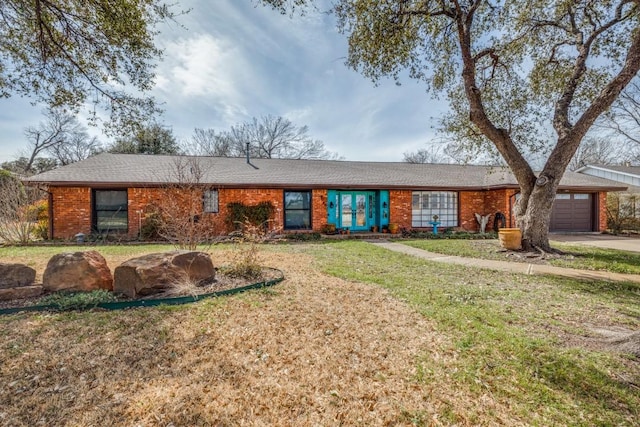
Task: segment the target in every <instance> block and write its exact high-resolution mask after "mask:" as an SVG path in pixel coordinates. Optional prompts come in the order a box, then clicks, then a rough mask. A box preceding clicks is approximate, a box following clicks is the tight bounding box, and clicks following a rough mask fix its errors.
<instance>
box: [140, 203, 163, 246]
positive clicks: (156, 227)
mask: <svg viewBox="0 0 640 427" xmlns="http://www.w3.org/2000/svg"><path fill="white" fill-rule="evenodd" d="M161 227H162V214H161V213H160V211H159V210H156V209H153V210H151V211H150V212H147V213H146V214H145V215H144V219H143V220H142V227H141V228H140V239H142V240H160V239H161V236H160V228H161Z"/></svg>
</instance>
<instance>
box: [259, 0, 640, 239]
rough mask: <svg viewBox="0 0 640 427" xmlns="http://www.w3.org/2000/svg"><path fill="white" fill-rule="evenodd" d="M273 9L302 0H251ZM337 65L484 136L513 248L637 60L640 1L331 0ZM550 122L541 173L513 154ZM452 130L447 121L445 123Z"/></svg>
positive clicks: (545, 210)
mask: <svg viewBox="0 0 640 427" xmlns="http://www.w3.org/2000/svg"><path fill="white" fill-rule="evenodd" d="M263 2H264V3H267V4H270V5H271V6H273V7H274V8H276V9H278V10H280V11H281V12H283V13H286V12H290V11H293V10H296V9H299V8H303V10H304V8H305V7H307V6H309V5H312V4H313V3H314V1H313V0H263ZM332 12H333V13H334V14H335V15H336V16H337V18H338V26H339V29H340V30H341V31H342V32H344V33H345V34H346V35H347V36H348V40H349V53H348V58H347V63H348V65H349V66H351V67H352V68H354V69H356V70H357V71H359V72H361V73H362V74H363V75H365V76H367V77H369V78H371V79H373V80H374V81H375V80H378V79H380V78H381V77H384V76H391V77H393V78H396V79H399V78H400V77H402V76H403V75H404V74H405V73H407V74H408V75H409V76H410V77H412V78H416V79H421V80H423V81H424V82H425V83H426V84H427V88H428V90H430V91H434V92H444V93H446V94H447V95H448V97H449V99H450V100H451V101H452V106H453V107H454V108H453V110H454V111H457V112H460V111H465V112H466V117H465V119H466V120H467V122H468V123H469V122H470V124H471V126H466V125H462V126H460V127H459V129H458V130H462V129H464V128H466V132H462V133H463V136H464V137H465V138H466V139H469V140H473V139H474V136H475V137H476V139H477V137H478V136H481V137H482V138H484V139H486V140H489V141H490V142H491V143H492V144H493V145H494V146H495V149H497V151H498V152H499V153H500V155H501V156H502V157H503V158H504V160H505V162H506V163H507V164H508V165H509V167H510V168H511V170H512V171H513V173H514V175H515V177H516V179H517V181H518V184H519V186H520V194H521V197H520V199H519V201H518V203H517V205H516V209H515V213H516V215H517V221H518V225H519V226H520V227H521V228H522V230H523V244H524V246H525V247H527V248H530V247H538V248H541V249H546V250H549V249H550V247H549V240H548V230H549V219H550V214H551V207H552V204H553V200H554V198H555V193H556V190H557V188H558V185H559V183H560V179H561V178H562V176H563V174H564V172H565V170H566V168H567V166H568V165H569V162H570V161H571V158H572V157H573V155H574V153H575V151H576V149H577V148H578V146H579V145H580V142H581V141H582V139H583V138H584V136H585V134H586V133H587V131H588V130H589V129H590V128H591V126H592V125H593V123H594V121H595V120H596V119H597V118H598V117H599V116H600V115H601V114H602V113H603V112H605V111H607V110H608V109H609V108H610V107H611V105H612V103H613V102H614V101H615V100H616V99H617V98H618V96H619V95H620V93H621V91H622V90H623V89H624V88H625V87H626V86H627V85H628V84H629V82H631V80H632V79H633V78H634V77H635V76H636V74H637V73H638V70H639V69H640V28H639V25H640V24H639V19H640V0H556V1H549V0H396V1H389V0H336V2H335V4H334V6H333V7H332ZM546 127H549V128H552V129H553V132H554V134H555V135H554V137H553V138H554V140H555V144H554V147H553V149H552V150H551V152H550V154H549V156H548V158H547V160H546V163H545V164H544V167H543V168H542V170H541V171H539V172H535V171H534V170H533V168H532V167H531V165H530V163H529V162H528V161H527V159H526V156H525V154H524V153H527V152H529V151H530V149H531V146H536V145H540V142H541V140H543V139H545V138H543V137H541V136H540V135H541V134H542V133H543V132H544V129H545V128H546ZM454 130H455V129H454Z"/></svg>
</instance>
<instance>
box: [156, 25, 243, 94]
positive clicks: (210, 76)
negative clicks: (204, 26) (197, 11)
mask: <svg viewBox="0 0 640 427" xmlns="http://www.w3.org/2000/svg"><path fill="white" fill-rule="evenodd" d="M166 55H167V57H170V58H171V60H170V61H167V62H168V64H167V65H168V66H169V67H170V68H169V70H168V73H169V75H168V76H167V75H162V77H161V79H163V80H168V81H170V82H171V85H168V84H166V85H165V87H166V88H171V89H172V90H174V91H175V90H177V91H178V92H179V93H180V94H182V95H183V96H200V97H209V96H214V97H223V98H226V99H231V100H236V99H237V98H238V97H239V95H238V91H237V90H236V85H237V80H238V79H239V78H241V74H242V73H241V72H240V70H241V69H242V67H243V65H244V60H243V59H242V55H241V52H239V51H238V50H237V49H235V48H234V47H233V46H232V45H230V44H229V43H225V42H224V41H223V40H220V39H215V38H213V36H211V35H210V34H199V35H196V36H195V37H191V38H188V39H182V40H178V41H176V42H171V43H170V44H169V45H168V46H167V48H166ZM165 90H167V89H165Z"/></svg>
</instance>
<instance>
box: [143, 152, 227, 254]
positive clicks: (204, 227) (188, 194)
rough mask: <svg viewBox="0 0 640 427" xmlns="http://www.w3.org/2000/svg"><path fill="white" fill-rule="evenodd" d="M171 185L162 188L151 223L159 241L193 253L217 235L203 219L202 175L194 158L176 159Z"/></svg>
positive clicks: (199, 166) (209, 223) (210, 223)
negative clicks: (166, 241)
mask: <svg viewBox="0 0 640 427" xmlns="http://www.w3.org/2000/svg"><path fill="white" fill-rule="evenodd" d="M172 175H173V176H172V178H171V182H170V183H168V184H167V185H166V187H165V190H164V194H163V197H162V200H161V201H160V202H159V203H158V205H157V209H158V211H157V213H155V212H154V213H153V214H154V215H156V218H155V219H154V220H155V221H157V222H158V229H157V232H158V234H159V235H160V237H162V238H164V239H166V240H168V241H170V242H173V243H174V244H175V245H176V246H178V247H179V248H180V249H189V250H195V249H197V247H198V245H200V244H205V243H211V242H212V241H214V240H215V239H216V238H217V237H218V235H219V234H220V231H219V230H218V228H217V227H216V225H215V224H213V223H212V222H211V221H208V220H207V218H205V217H204V212H203V191H204V190H205V189H207V187H206V185H204V184H203V182H202V179H203V177H204V171H203V169H202V167H201V164H200V162H199V159H198V158H195V157H176V160H175V162H174V165H173V170H172Z"/></svg>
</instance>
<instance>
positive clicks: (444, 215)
mask: <svg viewBox="0 0 640 427" xmlns="http://www.w3.org/2000/svg"><path fill="white" fill-rule="evenodd" d="M425 194H429V196H430V197H429V198H428V200H425V198H424V195H425ZM416 196H418V197H419V199H418V203H417V204H418V206H419V208H417V209H416V207H415V206H416V204H415V203H414V199H415V197H416ZM442 204H445V205H447V206H445V207H440V206H441V205H442ZM450 204H453V206H449V205H450ZM416 212H419V213H417V214H416ZM433 215H438V222H440V227H459V226H460V193H459V192H458V191H439V190H413V191H412V192H411V227H412V228H428V227H432V224H430V223H431V222H432V221H433Z"/></svg>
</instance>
